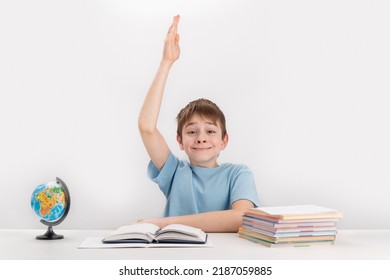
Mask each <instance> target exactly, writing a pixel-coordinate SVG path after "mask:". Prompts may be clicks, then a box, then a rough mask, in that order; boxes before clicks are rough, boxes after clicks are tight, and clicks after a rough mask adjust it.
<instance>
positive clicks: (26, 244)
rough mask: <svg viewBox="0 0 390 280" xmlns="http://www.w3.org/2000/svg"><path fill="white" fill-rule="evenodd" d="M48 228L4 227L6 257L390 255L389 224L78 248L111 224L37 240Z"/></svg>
mask: <svg viewBox="0 0 390 280" xmlns="http://www.w3.org/2000/svg"><path fill="white" fill-rule="evenodd" d="M44 232H45V230H4V229H3V230H0V249H1V250H0V259H2V260H31V259H38V260H46V259H50V260H51V259H53V260H81V259H86V260H99V259H111V260H122V259H137V260H152V259H161V260H177V259H181V260H191V259H194V260H229V259H230V260H234V259H236V260H243V259H247V260H249V259H267V260H292V259H296V260H306V259H314V260H338V259H348V260H370V259H371V260H390V230H339V232H338V234H337V238H336V242H335V245H324V246H313V247H303V248H295V247H292V248H268V247H264V246H262V245H260V244H255V243H252V242H250V241H247V240H244V239H242V238H239V237H238V236H237V234H233V233H231V234H229V233H211V234H209V238H210V239H211V241H212V243H213V245H214V246H213V247H212V248H114V249H78V248H77V247H78V246H79V245H80V244H81V243H82V242H83V241H84V240H85V239H86V238H88V237H103V236H105V235H107V234H108V233H109V232H110V231H107V230H59V229H55V232H56V233H57V234H63V235H64V236H65V238H64V239H61V240H49V241H44V240H37V239H35V236H36V235H39V234H43V233H44Z"/></svg>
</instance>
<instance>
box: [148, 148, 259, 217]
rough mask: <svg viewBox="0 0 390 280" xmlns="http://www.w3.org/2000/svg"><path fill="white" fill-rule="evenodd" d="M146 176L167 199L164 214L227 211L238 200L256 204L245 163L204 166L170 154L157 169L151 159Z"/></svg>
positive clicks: (253, 186)
mask: <svg viewBox="0 0 390 280" xmlns="http://www.w3.org/2000/svg"><path fill="white" fill-rule="evenodd" d="M148 176H149V178H151V179H152V181H153V182H155V183H157V184H158V185H159V187H160V189H161V191H162V192H163V193H164V195H165V197H166V198H167V204H166V206H165V211H164V215H165V216H166V217H167V216H181V215H191V214H197V213H203V212H210V211H217V210H227V209H230V208H231V206H232V204H233V203H234V202H235V201H237V200H239V199H246V200H249V201H252V202H253V204H254V205H255V207H256V206H258V205H259V202H258V197H257V191H256V186H255V182H254V179H253V175H252V172H251V171H250V169H249V168H248V167H246V166H244V165H240V164H231V163H224V164H221V165H220V166H218V167H216V168H203V167H199V166H192V165H190V164H189V162H188V161H185V160H179V159H178V158H177V157H175V156H174V155H173V154H172V153H170V155H169V157H168V159H167V161H166V163H165V164H164V166H163V168H162V169H161V170H160V171H159V170H158V169H157V168H156V166H155V165H154V164H153V162H152V161H150V163H149V165H148Z"/></svg>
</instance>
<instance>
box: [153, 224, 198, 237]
mask: <svg viewBox="0 0 390 280" xmlns="http://www.w3.org/2000/svg"><path fill="white" fill-rule="evenodd" d="M164 232H180V233H185V234H188V235H192V236H201V235H202V230H201V229H199V228H195V227H190V226H186V225H180V224H170V225H167V226H166V227H164V228H163V229H161V230H160V231H159V232H158V234H162V233H164Z"/></svg>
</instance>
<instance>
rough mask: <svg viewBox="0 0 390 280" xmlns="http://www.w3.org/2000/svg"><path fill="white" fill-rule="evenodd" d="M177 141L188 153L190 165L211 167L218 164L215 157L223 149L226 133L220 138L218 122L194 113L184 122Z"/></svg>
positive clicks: (226, 140) (226, 139) (226, 137)
mask: <svg viewBox="0 0 390 280" xmlns="http://www.w3.org/2000/svg"><path fill="white" fill-rule="evenodd" d="M177 142H178V143H179V145H180V149H182V150H184V151H185V152H186V154H187V155H188V158H189V160H190V164H191V165H196V166H201V167H207V168H213V167H217V166H218V164H217V157H218V155H219V152H220V151H222V150H224V149H225V147H226V145H227V142H228V135H227V134H226V135H225V137H224V138H222V130H221V127H220V125H219V124H218V123H214V122H213V121H212V120H210V119H208V118H204V117H201V116H199V115H194V116H192V118H191V119H190V120H189V121H188V122H187V123H186V124H184V127H183V129H182V137H180V136H177Z"/></svg>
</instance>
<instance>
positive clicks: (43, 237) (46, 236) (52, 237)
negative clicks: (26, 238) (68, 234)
mask: <svg viewBox="0 0 390 280" xmlns="http://www.w3.org/2000/svg"><path fill="white" fill-rule="evenodd" d="M63 238H64V236H63V235H61V234H56V233H55V232H54V230H53V227H52V226H49V227H48V228H47V231H46V233H45V234H43V235H38V236H37V237H36V239H39V240H56V239H63Z"/></svg>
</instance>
